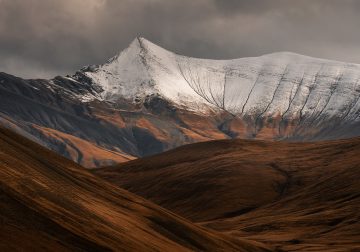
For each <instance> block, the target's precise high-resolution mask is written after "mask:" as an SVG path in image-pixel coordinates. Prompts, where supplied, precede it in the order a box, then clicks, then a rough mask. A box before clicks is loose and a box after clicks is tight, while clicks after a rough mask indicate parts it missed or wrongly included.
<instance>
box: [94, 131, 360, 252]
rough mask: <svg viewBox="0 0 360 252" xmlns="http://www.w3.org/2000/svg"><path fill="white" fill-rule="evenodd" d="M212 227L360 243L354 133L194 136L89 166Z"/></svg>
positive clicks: (284, 244) (358, 155) (339, 246)
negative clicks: (315, 137)
mask: <svg viewBox="0 0 360 252" xmlns="http://www.w3.org/2000/svg"><path fill="white" fill-rule="evenodd" d="M95 172H96V173H97V174H98V175H100V176H102V177H103V178H106V179H107V180H109V181H111V182H113V183H115V184H117V185H119V186H121V187H123V188H126V189H128V190H129V191H131V192H134V193H136V194H138V195H141V196H143V197H145V198H147V199H150V200H152V201H153V202H155V203H157V204H159V205H161V206H163V207H165V208H168V209H170V210H172V211H174V212H176V213H177V214H179V215H182V216H184V217H187V218H190V219H191V220H193V221H195V222H198V223H201V224H202V225H204V226H206V227H210V228H212V229H214V230H218V231H223V232H227V233H231V234H234V235H238V236H246V237H248V238H251V239H254V240H257V241H260V242H264V243H268V244H271V245H273V246H275V247H278V248H281V249H283V250H285V251H295V250H300V251H321V250H323V251H358V249H360V242H359V241H360V232H359V230H360V224H359V221H358V220H359V217H360V216H359V213H358V209H360V183H359V181H360V139H359V138H355V139H349V140H338V141H330V142H317V143H284V142H263V141H249V140H224V141H213V142H206V143H198V144H193V145H188V146H183V147H180V148H178V149H175V150H172V151H169V152H166V153H163V154H160V155H156V156H153V157H149V158H143V159H138V160H134V161H130V162H128V163H125V164H121V165H119V166H117V167H108V168H105V169H98V170H96V171H95Z"/></svg>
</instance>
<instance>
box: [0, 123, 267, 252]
mask: <svg viewBox="0 0 360 252" xmlns="http://www.w3.org/2000/svg"><path fill="white" fill-rule="evenodd" d="M0 168H1V169H0V221H1V225H0V240H1V243H0V250H1V251H9V250H11V251H110V250H115V251H188V250H205V251H263V249H262V248H260V247H258V245H256V244H257V243H255V242H251V243H250V242H246V241H242V240H240V239H236V238H234V237H233V236H229V235H225V234H221V233H219V232H214V231H210V230H208V229H205V228H202V227H199V226H197V225H194V224H192V223H191V222H189V221H187V220H185V219H183V218H181V217H178V216H177V215H174V214H172V213H171V212H169V211H167V210H165V209H163V208H161V207H158V206H157V205H155V204H152V203H150V202H148V201H146V200H144V199H142V198H140V197H137V196H135V195H133V194H132V193H129V192H127V191H125V190H122V189H119V188H116V187H114V186H112V185H110V184H108V183H107V182H105V181H103V180H101V179H99V178H97V177H94V176H93V175H91V174H90V173H89V172H88V171H86V170H85V169H84V168H82V167H80V166H79V165H77V164H75V163H73V162H72V161H69V160H66V159H65V158H62V157H60V156H59V155H57V154H55V153H53V152H51V151H48V150H46V149H45V148H43V147H41V146H40V145H38V144H34V143H32V142H31V141H29V140H27V139H25V138H23V137H21V136H19V135H17V134H15V133H12V132H10V131H8V130H5V129H3V128H0Z"/></svg>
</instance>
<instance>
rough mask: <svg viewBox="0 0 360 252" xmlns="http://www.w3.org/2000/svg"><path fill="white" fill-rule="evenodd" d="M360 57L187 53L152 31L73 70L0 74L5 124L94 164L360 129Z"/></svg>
mask: <svg viewBox="0 0 360 252" xmlns="http://www.w3.org/2000/svg"><path fill="white" fill-rule="evenodd" d="M359 79H360V65H357V64H350V63H343V62H337V61H330V60H324V59H317V58H312V57H308V56H303V55H298V54H294V53H289V52H280V53H272V54H268V55H263V56H260V57H250V58H240V59H231V60H209V59H197V58H190V57H186V56H181V55H178V54H175V53H172V52H170V51H168V50H166V49H163V48H161V47H159V46H157V45H155V44H153V43H151V42H150V41H148V40H146V39H144V38H136V39H135V40H134V41H133V42H132V43H131V44H130V46H129V47H128V48H127V49H125V50H124V51H122V52H121V53H119V54H118V55H116V56H115V57H113V58H111V59H110V60H109V61H107V62H106V63H105V64H102V65H90V66H87V67H84V68H82V69H81V70H79V71H77V72H76V73H75V74H74V75H72V76H66V77H62V76H57V77H55V78H54V79H51V80H23V79H20V78H17V77H14V76H11V75H8V74H5V73H2V74H0V90H1V91H0V123H1V124H3V125H6V126H8V127H11V128H16V129H17V131H18V132H20V133H22V134H23V135H26V136H27V137H31V138H33V139H35V140H36V141H37V142H39V143H41V144H43V145H45V146H47V147H49V148H51V149H52V150H55V151H57V152H59V153H61V154H62V155H64V156H66V157H68V158H71V159H73V160H75V161H77V162H78V163H81V164H83V165H85V166H88V167H94V166H101V165H104V164H111V163H114V162H123V161H126V160H129V159H132V158H135V157H141V156H147V155H152V154H155V153H159V152H162V151H164V150H167V149H171V148H174V147H177V146H180V145H183V144H187V143H193V142H199V141H208V140H213V139H224V138H256V139H276V140H287V141H289V140H291V141H293V140H296V141H315V140H322V139H338V138H347V137H352V136H358V135H360V127H359V126H360V118H359V114H360V99H359V97H360V83H359Z"/></svg>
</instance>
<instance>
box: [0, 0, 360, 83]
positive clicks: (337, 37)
mask: <svg viewBox="0 0 360 252" xmlns="http://www.w3.org/2000/svg"><path fill="white" fill-rule="evenodd" d="M359 2H360V1H357V0H298V1H290V0H62V1H58V0H0V59H1V60H0V71H4V72H9V73H12V74H15V75H19V76H24V77H52V76H53V75H56V74H67V73H72V72H74V71H75V70H76V69H78V68H80V67H82V66H83V65H87V64H96V63H102V62H104V61H106V60H107V58H110V57H111V56H113V55H114V54H116V53H118V51H120V50H122V49H124V48H125V47H127V45H128V44H129V43H130V42H131V41H132V40H133V39H134V38H135V37H136V36H143V37H145V38H147V39H149V40H151V41H153V42H154V43H157V44H159V45H161V46H163V47H165V48H167V49H169V50H172V51H175V52H177V53H180V54H185V55H191V56H195V57H204V58H235V57H244V56H257V55H260V54H264V53H270V52H274V51H294V52H298V53H302V54H308V55H311V56H317V57H324V58H332V59H337V60H343V61H352V62H358V63H360V33H358V32H357V30H358V29H357V28H358V27H359V25H360V18H359V17H358V13H359V10H360V3H359Z"/></svg>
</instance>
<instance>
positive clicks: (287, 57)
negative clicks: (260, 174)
mask: <svg viewBox="0 0 360 252" xmlns="http://www.w3.org/2000/svg"><path fill="white" fill-rule="evenodd" d="M84 73H85V75H86V76H87V77H89V78H90V79H92V81H93V82H94V83H96V84H97V85H99V86H100V87H101V88H102V90H103V91H102V92H101V98H102V99H105V100H109V101H116V100H117V99H119V98H122V99H127V100H129V101H133V100H134V99H142V98H144V97H146V96H148V95H158V96H160V97H162V98H164V99H166V100H168V101H170V102H171V103H173V104H174V105H175V106H178V107H181V108H186V109H187V110H191V111H196V112H199V113H203V112H205V111H208V110H214V109H218V110H225V111H227V112H229V113H231V114H234V115H238V116H245V115H250V116H251V117H254V118H258V117H259V118H260V117H262V116H280V117H281V118H300V117H303V116H304V115H306V114H307V115H309V116H315V117H317V116H327V117H329V116H340V117H347V116H352V117H354V119H356V120H357V119H358V116H357V113H358V111H359V109H360V101H358V98H359V94H360V83H359V78H360V66H359V65H357V64H350V63H343V62H337V61H331V60H324V59H317V58H312V57H308V56H303V55H299V54H295V53H291V52H279V53H272V54H267V55H263V56H260V57H249V58H240V59H232V60H208V59H198V58H190V57H185V56H180V55H177V54H175V53H172V52H170V51H168V50H166V49H163V48H161V47H159V46H157V45H155V44H153V43H152V42H150V41H148V40H146V39H144V38H141V37H139V38H136V39H134V41H133V42H132V43H131V44H130V46H129V47H128V48H127V49H125V50H124V51H122V52H121V53H120V54H119V55H117V56H115V57H113V58H112V59H111V60H109V61H108V62H107V63H105V64H103V65H100V66H99V67H97V68H95V69H92V70H91V71H85V72H84Z"/></svg>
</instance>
